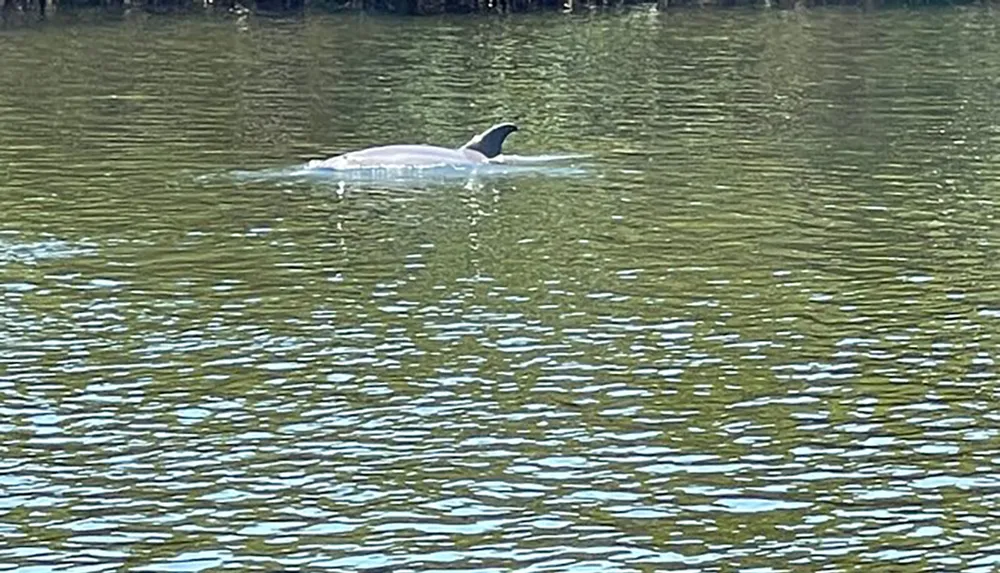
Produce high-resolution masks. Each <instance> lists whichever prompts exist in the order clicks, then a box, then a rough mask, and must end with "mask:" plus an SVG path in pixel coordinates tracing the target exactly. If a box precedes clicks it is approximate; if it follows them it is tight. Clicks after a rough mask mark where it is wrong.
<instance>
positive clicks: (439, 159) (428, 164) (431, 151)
mask: <svg viewBox="0 0 1000 573" xmlns="http://www.w3.org/2000/svg"><path fill="white" fill-rule="evenodd" d="M515 131H517V126H516V125H514V124H513V123H498V124H496V125H494V126H492V127H490V128H489V129H487V130H486V131H484V132H482V133H480V134H479V135H477V136H475V137H473V138H472V139H470V140H469V142H468V143H466V144H465V145H463V146H462V147H459V148H458V149H451V148H448V147H438V146H435V145H412V144H406V145H383V146H379V147H369V148H367V149H361V150H359V151H350V152H348V153H344V154H343V155H337V156H336V157H331V158H329V159H324V160H314V161H310V162H309V164H308V167H309V168H311V169H332V170H336V171H347V170H356V169H427V168H433V167H456V168H468V167H474V166H476V165H481V164H484V163H489V162H490V160H491V159H494V158H495V157H497V156H498V155H500V152H501V151H502V147H503V142H504V140H505V139H507V136H508V135H510V134H511V133H514V132H515Z"/></svg>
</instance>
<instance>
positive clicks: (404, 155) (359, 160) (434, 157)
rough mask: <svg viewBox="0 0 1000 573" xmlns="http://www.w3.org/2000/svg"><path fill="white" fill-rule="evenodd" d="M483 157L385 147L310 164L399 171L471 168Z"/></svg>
mask: <svg viewBox="0 0 1000 573" xmlns="http://www.w3.org/2000/svg"><path fill="white" fill-rule="evenodd" d="M487 161H488V159H487V158H486V156H485V155H483V154H482V153H479V152H477V151H474V150H471V149H448V148H446V147H437V146H434V145H383V146H381V147H369V148H368V149H362V150H360V151H352V152H350V153H345V154H343V155H338V156H336V157H331V158H330V159H326V160H323V161H316V162H311V166H312V167H314V168H319V169H338V170H342V169H400V168H430V167H445V166H456V167H460V166H469V165H475V164H478V163H485V162H487Z"/></svg>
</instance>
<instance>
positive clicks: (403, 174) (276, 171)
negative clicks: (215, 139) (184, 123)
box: [202, 122, 590, 186]
mask: <svg viewBox="0 0 1000 573" xmlns="http://www.w3.org/2000/svg"><path fill="white" fill-rule="evenodd" d="M515 131H518V128H517V126H516V125H514V124H513V123H507V122H505V123H498V124H496V125H494V126H492V127H490V128H489V129H487V130H486V131H484V132H482V133H480V134H479V135H476V136H475V137H473V138H472V139H470V140H469V141H468V142H467V143H466V144H465V145H463V146H461V147H459V148H448V147H439V146H436V145H413V144H404V145H383V146H379V147H369V148H367V149H361V150H358V151H351V152H348V153H344V154H342V155H337V156H335V157H331V158H329V159H314V160H312V161H309V162H307V163H305V164H300V165H296V166H292V167H279V168H271V169H263V170H257V171H244V170H237V171H231V172H229V173H227V174H226V175H224V176H225V177H232V178H235V179H237V180H240V181H286V180H290V179H296V180H302V179H305V180H310V181H325V182H337V183H345V182H357V183H379V184H387V183H393V184H395V183H400V184H405V185H407V186H410V185H414V184H418V185H427V184H433V183H435V182H454V181H455V179H456V178H457V179H463V180H466V181H469V180H478V179H480V178H486V177H490V178H492V177H508V176H515V175H532V174H534V175H551V176H559V177H572V176H584V175H587V174H588V173H589V171H588V170H587V169H583V168H582V167H581V166H579V165H577V164H575V162H571V160H576V159H584V158H588V157H590V155H587V154H583V155H581V154H568V155H553V154H548V155H530V156H525V155H507V154H504V153H503V144H504V141H505V140H506V139H507V136H509V135H510V134H511V133H514V132H515ZM212 178H213V177H212V176H203V177H202V179H203V180H211V179H212Z"/></svg>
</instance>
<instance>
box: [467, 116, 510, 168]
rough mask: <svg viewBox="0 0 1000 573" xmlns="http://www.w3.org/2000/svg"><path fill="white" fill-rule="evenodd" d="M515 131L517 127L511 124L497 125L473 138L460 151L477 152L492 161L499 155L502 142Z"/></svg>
mask: <svg viewBox="0 0 1000 573" xmlns="http://www.w3.org/2000/svg"><path fill="white" fill-rule="evenodd" d="M515 131H517V126H516V125H514V124H513V123H498V124H496V125H494V126H493V127H491V128H489V129H487V130H486V131H484V132H482V133H480V134H479V135H477V136H475V137H473V138H472V139H470V140H469V142H468V143H466V144H465V145H463V146H462V147H461V149H471V150H472V151H478V152H479V153H482V154H483V155H485V156H486V157H488V158H490V159H492V158H494V157H496V156H497V155H500V151H501V148H502V147H503V141H504V140H505V139H507V136H508V135H510V134H512V133H514V132H515Z"/></svg>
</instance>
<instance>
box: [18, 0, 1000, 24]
mask: <svg viewBox="0 0 1000 573" xmlns="http://www.w3.org/2000/svg"><path fill="white" fill-rule="evenodd" d="M993 3H994V2H993V1H991V0H960V1H949V0H916V1H914V0H833V1H829V0H610V1H609V0H137V1H136V0H0V22H6V21H10V20H18V19H24V18H31V17H35V18H37V17H39V16H40V17H41V18H45V17H47V16H49V15H51V14H52V13H53V12H60V13H72V12H90V11H97V12H100V13H102V14H115V13H124V12H128V11H133V10H141V11H145V12H150V13H206V14H230V13H232V14H237V15H245V14H250V13H253V14H259V15H291V14H295V13H300V12H307V11H315V12H327V13H329V12H364V13H373V14H400V15H433V14H488V13H497V14H507V13H522V12H535V11H562V12H579V11H590V10H594V9H614V8H621V7H627V6H639V5H648V6H652V5H656V6H657V7H658V8H660V9H667V8H694V9H702V8H704V9H712V8H716V9H727V8H758V9H765V10H766V9H777V10H789V9H800V8H816V7H846V8H858V9H879V8H919V7H932V6H936V7H950V6H989V5H992V4H993Z"/></svg>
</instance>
